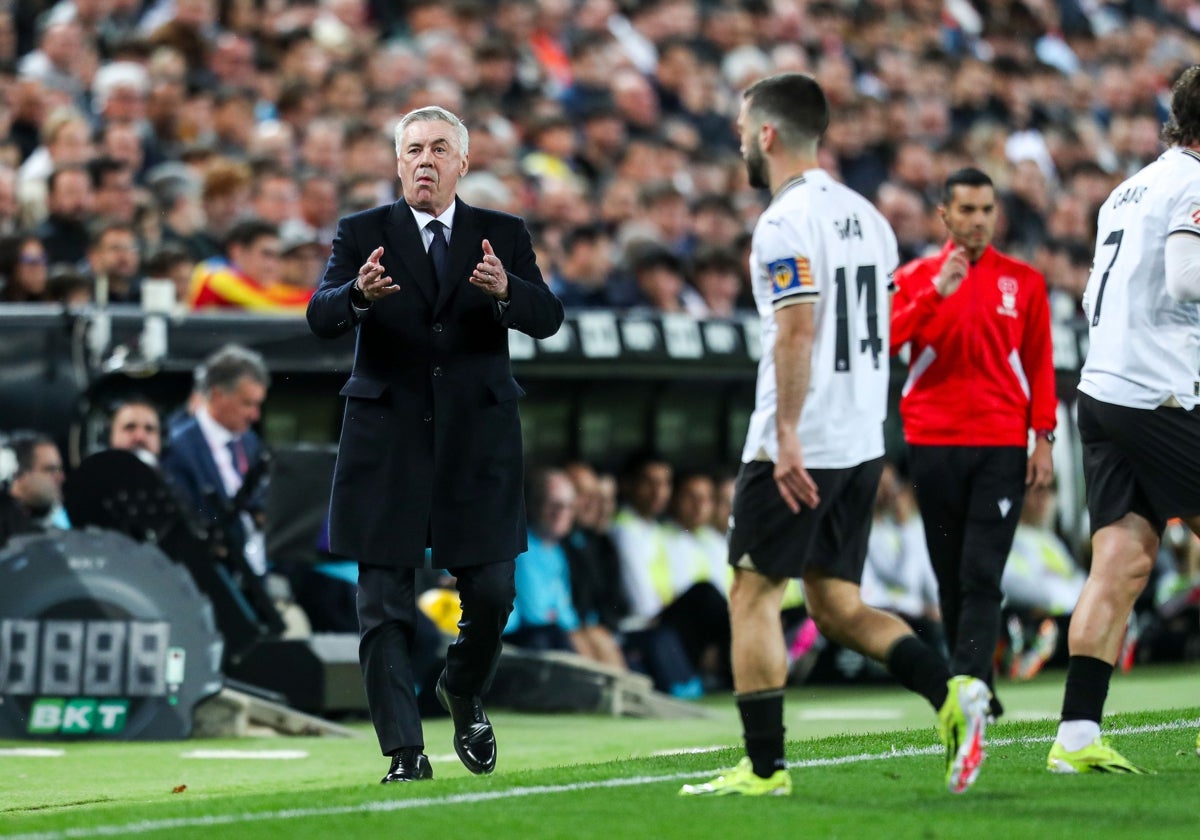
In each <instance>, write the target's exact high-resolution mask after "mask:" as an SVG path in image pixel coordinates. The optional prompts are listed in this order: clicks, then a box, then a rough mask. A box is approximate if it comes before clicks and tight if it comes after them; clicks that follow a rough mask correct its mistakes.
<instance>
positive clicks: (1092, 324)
mask: <svg viewBox="0 0 1200 840" xmlns="http://www.w3.org/2000/svg"><path fill="white" fill-rule="evenodd" d="M1096 230H1097V234H1096V255H1095V257H1094V258H1093V262H1092V273H1091V275H1090V276H1089V277H1088V282H1087V288H1086V289H1085V291H1084V293H1083V306H1084V311H1085V312H1086V313H1087V317H1088V324H1089V330H1088V335H1089V342H1088V345H1089V346H1088V352H1087V360H1086V361H1085V362H1084V365H1083V371H1082V373H1081V374H1080V382H1079V390H1080V391H1083V392H1084V393H1085V394H1088V395H1089V396H1091V397H1094V398H1096V399H1098V400H1101V401H1102V402H1107V403H1113V404H1116V405H1123V406H1127V407H1129V408H1156V407H1158V406H1160V405H1180V406H1182V407H1184V408H1188V409H1190V408H1192V407H1194V406H1195V405H1196V404H1197V402H1200V304H1197V303H1185V302H1180V301H1178V300H1175V299H1174V298H1172V297H1171V296H1170V295H1169V294H1168V293H1167V287H1166V282H1165V276H1166V268H1165V261H1164V253H1165V250H1166V241H1167V237H1168V236H1170V235H1171V234H1173V233H1178V232H1191V233H1195V234H1197V235H1200V153H1197V152H1196V151H1194V150H1192V149H1186V148H1180V147H1174V148H1171V149H1169V150H1167V151H1166V152H1164V153H1163V155H1162V156H1161V157H1160V158H1159V159H1158V160H1157V161H1155V162H1154V163H1152V164H1150V165H1149V166H1147V167H1145V168H1144V169H1142V170H1141V171H1140V172H1138V173H1137V174H1136V175H1134V176H1133V177H1131V178H1129V179H1128V180H1127V181H1125V182H1124V183H1123V184H1121V185H1120V186H1119V187H1117V188H1116V189H1115V190H1113V193H1112V195H1110V196H1109V197H1108V200H1107V201H1105V202H1104V205H1103V206H1102V207H1101V208H1100V214H1099V218H1098V220H1097V227H1096Z"/></svg>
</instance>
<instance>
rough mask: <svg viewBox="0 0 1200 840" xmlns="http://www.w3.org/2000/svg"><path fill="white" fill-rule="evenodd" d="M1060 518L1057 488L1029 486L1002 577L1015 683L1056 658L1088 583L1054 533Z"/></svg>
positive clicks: (1053, 486) (1011, 674)
mask: <svg viewBox="0 0 1200 840" xmlns="http://www.w3.org/2000/svg"><path fill="white" fill-rule="evenodd" d="M1056 516H1057V485H1056V484H1053V483H1052V484H1051V485H1049V486H1047V487H1031V488H1029V490H1028V491H1027V492H1026V493H1025V504H1024V506H1023V507H1022V508H1021V519H1020V522H1019V523H1018V525H1017V532H1016V535H1015V536H1014V537H1013V545H1012V551H1011V552H1010V553H1009V555H1008V563H1007V564H1006V565H1005V567H1004V576H1003V577H1002V578H1001V579H1000V588H1001V589H1002V590H1003V592H1004V616H1005V626H1006V628H1007V630H1008V642H1009V650H1008V657H1009V676H1011V677H1012V678H1014V679H1022V680H1027V679H1029V678H1031V677H1033V676H1034V675H1035V674H1037V673H1038V671H1040V670H1041V669H1042V667H1043V666H1044V665H1045V664H1046V663H1047V662H1049V661H1050V660H1051V659H1052V658H1053V657H1054V655H1055V653H1056V652H1057V651H1058V641H1059V639H1060V638H1062V639H1065V638H1066V630H1067V626H1068V624H1069V623H1070V619H1071V613H1072V612H1074V610H1075V602H1076V601H1078V600H1079V593H1080V592H1082V591H1083V584H1084V581H1086V580H1087V575H1086V574H1085V573H1084V571H1083V569H1081V568H1080V567H1079V565H1078V564H1077V563H1076V562H1075V558H1074V557H1073V556H1072V554H1071V550H1070V549H1069V548H1068V547H1067V545H1066V543H1065V542H1063V540H1062V538H1061V537H1059V536H1058V534H1056V533H1055V531H1054V524H1055V517H1056Z"/></svg>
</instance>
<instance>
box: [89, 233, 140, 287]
mask: <svg viewBox="0 0 1200 840" xmlns="http://www.w3.org/2000/svg"><path fill="white" fill-rule="evenodd" d="M99 222H100V224H99V226H98V227H97V228H96V230H95V231H94V232H93V234H92V242H91V245H90V246H89V248H88V255H87V263H88V267H89V268H90V273H91V277H92V280H93V283H94V286H95V289H96V292H95V296H96V300H97V302H100V303H139V302H140V301H141V299H142V275H141V257H140V254H139V252H138V242H137V236H136V235H135V234H134V230H133V226H132V225H130V224H128V223H125V222H119V221H104V220H103V218H101V219H100V220H99Z"/></svg>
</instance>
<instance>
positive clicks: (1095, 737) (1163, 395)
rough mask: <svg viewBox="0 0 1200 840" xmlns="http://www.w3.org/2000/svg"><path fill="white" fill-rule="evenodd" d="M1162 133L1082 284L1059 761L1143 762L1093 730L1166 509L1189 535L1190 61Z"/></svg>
mask: <svg viewBox="0 0 1200 840" xmlns="http://www.w3.org/2000/svg"><path fill="white" fill-rule="evenodd" d="M1163 139H1164V140H1165V141H1166V143H1167V145H1168V146H1169V148H1168V149H1167V151H1166V152H1164V153H1163V155H1162V156H1161V157H1159V158H1158V160H1156V161H1155V162H1154V163H1151V164H1150V165H1149V166H1147V167H1145V168H1144V169H1142V170H1141V171H1140V172H1138V173H1137V174H1136V175H1134V176H1133V177H1131V178H1130V179H1128V180H1127V181H1125V182H1124V183H1123V184H1121V185H1120V186H1119V187H1117V188H1116V189H1115V190H1114V191H1113V193H1112V195H1110V196H1109V197H1108V200H1107V201H1106V202H1105V203H1104V204H1103V205H1102V206H1101V208H1100V213H1099V218H1098V221H1097V227H1096V234H1097V235H1096V256H1095V259H1094V261H1093V263H1092V274H1091V276H1090V277H1089V278H1088V283H1087V289H1086V290H1085V291H1084V301H1083V303H1084V310H1085V312H1086V313H1087V316H1088V320H1089V324H1090V326H1089V339H1090V340H1089V345H1088V355H1087V360H1086V361H1085V362H1084V365H1083V371H1082V372H1081V374H1080V381H1079V405H1078V417H1079V436H1080V439H1081V441H1082V442H1083V469H1084V479H1085V482H1086V484H1087V504H1088V514H1089V516H1090V518H1091V528H1092V566H1091V570H1090V571H1089V573H1088V579H1087V583H1086V584H1085V585H1084V588H1083V593H1082V594H1081V595H1080V596H1079V603H1078V605H1077V606H1076V607H1075V612H1074V614H1073V615H1072V617H1071V629H1070V634H1069V644H1070V653H1071V657H1070V660H1069V664H1068V666H1067V686H1066V692H1065V694H1064V696H1063V705H1062V722H1061V723H1060V724H1059V728H1058V736H1057V738H1056V739H1055V742H1054V745H1053V746H1052V747H1051V749H1050V755H1049V757H1048V759H1047V768H1048V769H1049V770H1051V771H1053V772H1056V773H1084V772H1106V773H1139V772H1142V771H1141V770H1140V768H1138V767H1137V766H1136V765H1134V764H1133V763H1131V762H1130V761H1128V760H1127V759H1126V758H1125V757H1124V756H1122V755H1121V754H1120V753H1118V752H1117V751H1116V750H1115V749H1113V748H1112V747H1111V746H1109V745H1108V744H1107V743H1106V742H1105V741H1104V740H1102V739H1101V737H1100V719H1101V716H1102V714H1103V711H1104V700H1105V697H1106V696H1107V694H1108V684H1109V679H1110V678H1111V676H1112V671H1113V664H1114V663H1115V662H1116V659H1117V654H1118V652H1119V650H1120V647H1121V642H1122V638H1123V636H1124V632H1125V626H1126V622H1127V621H1128V619H1129V614H1130V611H1131V610H1132V609H1133V604H1134V601H1135V600H1136V599H1137V597H1138V595H1139V594H1140V593H1141V591H1142V590H1143V589H1144V588H1145V586H1146V582H1147V580H1148V579H1149V576H1150V571H1151V569H1152V568H1153V566H1154V558H1155V555H1156V554H1157V552H1158V546H1159V539H1160V537H1161V535H1162V532H1163V529H1164V527H1165V526H1166V523H1167V520H1168V519H1169V518H1172V517H1181V518H1183V520H1184V521H1185V522H1186V523H1187V524H1188V526H1189V527H1190V528H1191V529H1192V530H1193V531H1195V532H1196V533H1198V534H1200V481H1197V479H1196V477H1197V475H1200V411H1198V410H1197V409H1196V404H1197V403H1198V402H1200V65H1198V66H1193V67H1191V68H1189V69H1188V70H1186V71H1184V73H1183V74H1182V75H1181V76H1180V78H1179V80H1178V81H1177V82H1176V83H1175V85H1174V87H1173V88H1172V91H1171V120H1170V121H1169V122H1168V124H1167V126H1166V128H1165V129H1164V130H1163ZM1197 749H1200V738H1198V739H1197Z"/></svg>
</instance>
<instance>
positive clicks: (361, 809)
mask: <svg viewBox="0 0 1200 840" xmlns="http://www.w3.org/2000/svg"><path fill="white" fill-rule="evenodd" d="M1196 726H1200V719H1195V718H1192V719H1188V720H1176V721H1172V722H1171V723H1156V724H1152V725H1149V726H1129V727H1124V728H1121V729H1109V730H1106V731H1105V734H1107V735H1137V734H1141V733H1145V732H1166V731H1170V730H1176V729H1191V728H1194V727H1196ZM1053 740H1054V736H1053V735H1045V736H1041V735H1039V736H1037V737H1029V738H997V739H995V740H993V741H988V745H989V746H996V747H1002V746H1007V745H1010V744H1038V743H1049V742H1051V741H1053ZM942 749H943V748H942V747H941V746H940V745H938V746H931V747H906V748H905V749H902V750H891V751H890V752H884V753H860V754H858V755H842V756H836V757H834V758H813V759H806V760H803V761H790V762H788V767H790V768H804V767H835V766H839V765H843V764H858V763H861V762H864V761H886V760H887V759H891V758H908V757H911V756H920V755H938V754H941V752H942ZM719 772H720V771H719V770H701V771H696V772H691V773H667V774H664V775H661V776H635V777H633V778H625V779H600V780H598V781H594V782H575V783H573V784H569V785H537V786H534V787H520V788H509V789H508V790H496V791H480V792H479V793H459V794H454V795H453V796H437V797H428V798H424V799H386V800H383V801H378V802H363V803H360V804H358V805H335V806H330V807H327V808H290V809H287V810H284V811H263V812H261V813H257V814H253V813H241V814H212V815H210V816H205V817H176V818H173V819H162V820H142V821H140V822H135V823H125V824H123V825H96V826H88V827H86V828H67V829H63V830H62V831H39V832H32V833H29V834H13V835H10V836H9V840H74V839H75V838H80V837H122V836H127V835H131V834H149V833H150V832H152V831H171V830H173V829H177V828H209V827H217V826H226V825H238V824H240V823H256V822H271V821H275V820H296V819H311V818H313V817H336V816H341V815H343V814H364V813H374V814H379V813H390V812H392V811H409V810H412V809H414V808H428V807H431V806H438V805H472V804H475V803H478V802H491V801H494V800H497V799H517V798H519V797H525V796H540V795H543V794H549V793H572V792H574V791H579V790H599V789H603V788H622V787H631V786H634V785H648V784H658V783H661V782H679V781H683V780H684V779H695V778H700V777H704V776H712V775H714V774H716V773H719Z"/></svg>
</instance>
